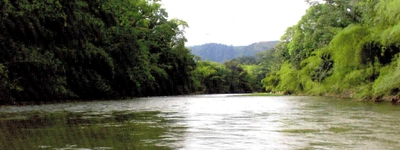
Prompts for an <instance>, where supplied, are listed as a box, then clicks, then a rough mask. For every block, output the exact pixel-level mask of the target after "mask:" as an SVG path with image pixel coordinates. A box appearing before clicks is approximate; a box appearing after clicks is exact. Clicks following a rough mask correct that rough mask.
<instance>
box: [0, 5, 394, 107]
mask: <svg viewBox="0 0 400 150" xmlns="http://www.w3.org/2000/svg"><path fill="white" fill-rule="evenodd" d="M307 2H308V3H309V5H310V8H309V9H308V10H307V12H306V14H305V15H304V16H303V17H302V19H301V20H300V21H299V22H298V23H297V24H296V25H294V26H292V27H289V28H288V29H287V30H286V32H285V34H284V35H283V36H282V37H281V39H280V41H279V43H278V44H277V45H276V46H275V48H274V49H272V50H270V51H264V52H260V53H258V54H256V56H243V57H239V58H235V59H232V60H227V61H224V63H223V64H221V63H217V62H212V61H207V60H201V58H200V57H198V56H194V55H192V54H191V53H190V50H189V49H188V48H186V46H185V42H186V38H185V36H184V30H185V28H187V27H188V24H187V23H186V22H185V21H183V20H179V19H169V20H168V19H167V18H168V13H167V11H166V10H165V9H163V8H161V4H160V1H159V0H151V1H149V0H42V1H36V0H5V1H1V2H0V104H15V103H19V102H34V103H46V102H54V101H63V100H94V99H96V100H99V99H119V98H129V97H142V96H160V95H181V94H202V93H243V92H275V93H283V94H305V95H322V96H340V97H351V98H362V99H369V100H375V101H382V100H384V99H385V97H388V96H399V94H400V80H399V78H400V56H399V54H398V53H399V52H400V7H398V6H400V1H399V0H367V1H361V0H325V1H310V0H307Z"/></svg>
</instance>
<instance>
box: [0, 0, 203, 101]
mask: <svg viewBox="0 0 400 150" xmlns="http://www.w3.org/2000/svg"><path fill="white" fill-rule="evenodd" d="M186 26H187V24H186V23H185V22H183V21H181V20H177V19H172V20H167V13H166V11H165V10H164V9H162V8H161V4H160V3H159V2H158V0H154V1H147V0H43V1H36V0H34V1H32V0H5V1H1V2H0V103H12V102H18V101H41V102H43V101H50V100H60V99H104V98H120V97H129V96H147V95H173V94H184V93H189V92H192V89H193V84H192V83H193V80H192V78H191V72H192V70H194V69H195V62H194V61H193V56H192V55H191V54H190V52H189V50H188V49H187V48H185V46H184V42H185V41H186V39H185V38H184V36H183V29H184V28H185V27H186Z"/></svg>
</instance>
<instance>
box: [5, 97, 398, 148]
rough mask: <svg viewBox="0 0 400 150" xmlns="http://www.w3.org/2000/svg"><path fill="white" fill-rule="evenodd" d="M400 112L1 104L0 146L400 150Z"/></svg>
mask: <svg viewBox="0 0 400 150" xmlns="http://www.w3.org/2000/svg"><path fill="white" fill-rule="evenodd" d="M399 123H400V107H398V106H392V105H390V104H388V103H381V104H375V103H365V102H355V101H353V100H350V99H336V98H326V97H306V96H304V97H302V96H270V97H261V96H260V97H259V96H239V95H230V94H227V95H194V96H175V97H150V98H137V99H131V100H117V101H92V102H81V103H62V104H48V105H37V106H18V107H17V106H3V107H0V127H1V129H0V133H1V134H0V149H4V150H7V149H14V150H17V149H40V150H42V149H59V150H67V149H80V150H91V149H93V150H105V149H185V150H186V149H188V150H196V149H199V150H204V149H221V150H224V149H229V150H236V149H238V150H242V149H243V150H244V149H246V150H248V149H251V150H256V149H363V150H366V149H371V150H375V149H376V150H378V149H400V125H399Z"/></svg>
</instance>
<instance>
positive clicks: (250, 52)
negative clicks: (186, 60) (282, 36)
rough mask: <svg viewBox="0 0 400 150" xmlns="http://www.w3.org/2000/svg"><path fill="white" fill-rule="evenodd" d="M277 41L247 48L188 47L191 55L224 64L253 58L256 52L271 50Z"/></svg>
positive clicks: (213, 44) (215, 45) (222, 45)
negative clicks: (240, 58) (246, 57)
mask: <svg viewBox="0 0 400 150" xmlns="http://www.w3.org/2000/svg"><path fill="white" fill-rule="evenodd" d="M276 43H278V41H268V42H258V43H253V44H250V45H248V46H232V45H231V46H228V45H225V44H217V43H209V44H204V45H199V46H190V47H189V49H190V50H191V52H192V54H194V55H196V56H200V57H201V59H203V60H209V61H215V62H219V63H224V62H226V61H228V60H231V59H234V58H238V57H242V56H254V55H255V54H256V53H258V52H262V51H265V50H269V49H271V48H273V47H274V46H275V45H276Z"/></svg>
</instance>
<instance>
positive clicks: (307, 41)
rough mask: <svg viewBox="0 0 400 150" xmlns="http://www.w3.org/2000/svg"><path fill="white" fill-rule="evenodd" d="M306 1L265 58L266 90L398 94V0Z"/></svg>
mask: <svg viewBox="0 0 400 150" xmlns="http://www.w3.org/2000/svg"><path fill="white" fill-rule="evenodd" d="M310 4H311V6H310V8H309V9H308V10H307V13H306V15H304V16H303V18H302V19H301V20H300V21H299V22H298V24H296V25H294V26H292V27H290V28H288V29H287V31H286V33H285V34H284V35H283V36H282V38H281V41H280V42H279V43H278V44H277V46H276V51H275V52H274V53H272V54H269V55H267V56H268V57H269V58H270V59H266V60H264V61H265V64H268V66H270V68H271V69H269V70H268V72H267V74H266V77H265V78H264V79H263V80H262V82H263V85H264V87H265V88H266V90H267V91H275V92H285V93H303V94H312V95H341V96H345V97H358V98H368V99H372V98H374V97H378V98H379V97H383V96H389V95H392V96H395V95H399V92H400V90H399V89H400V83H399V80H398V79H399V77H400V76H399V65H400V64H399V62H400V57H399V55H398V53H399V52H400V7H399V6H400V1H398V0H380V1H379V0H368V1H358V0H329V1H326V2H325V3H319V2H315V1H314V2H310ZM276 60H280V61H276ZM377 100H379V99H377Z"/></svg>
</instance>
